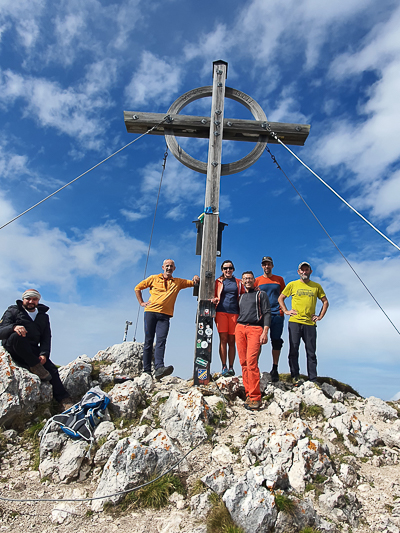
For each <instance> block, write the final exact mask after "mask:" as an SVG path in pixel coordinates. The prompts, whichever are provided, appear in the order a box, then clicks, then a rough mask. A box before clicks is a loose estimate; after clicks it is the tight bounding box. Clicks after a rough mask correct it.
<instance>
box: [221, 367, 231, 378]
mask: <svg viewBox="0 0 400 533" xmlns="http://www.w3.org/2000/svg"><path fill="white" fill-rule="evenodd" d="M221 374H222V377H223V378H227V377H229V376H230V374H229V370H228V368H227V367H226V366H223V367H222V372H221Z"/></svg>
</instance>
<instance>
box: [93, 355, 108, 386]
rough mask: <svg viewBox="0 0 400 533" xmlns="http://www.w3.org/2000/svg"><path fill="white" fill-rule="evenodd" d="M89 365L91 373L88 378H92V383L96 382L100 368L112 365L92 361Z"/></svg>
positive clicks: (106, 362) (105, 362)
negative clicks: (90, 365)
mask: <svg viewBox="0 0 400 533" xmlns="http://www.w3.org/2000/svg"><path fill="white" fill-rule="evenodd" d="M91 364H92V371H91V373H90V377H91V378H92V380H93V381H98V380H99V374H100V370H101V367H102V366H110V365H112V362H111V361H93V363H91ZM103 390H104V389H103Z"/></svg>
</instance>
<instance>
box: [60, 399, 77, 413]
mask: <svg viewBox="0 0 400 533" xmlns="http://www.w3.org/2000/svg"><path fill="white" fill-rule="evenodd" d="M73 405H75V404H74V403H73V401H72V398H70V397H69V396H68V397H67V398H63V399H62V400H61V402H60V408H61V412H62V413H63V412H64V411H68V409H71V407H72V406H73Z"/></svg>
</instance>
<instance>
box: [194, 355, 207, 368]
mask: <svg viewBox="0 0 400 533" xmlns="http://www.w3.org/2000/svg"><path fill="white" fill-rule="evenodd" d="M196 363H197V364H198V365H199V366H205V367H207V365H208V361H206V360H205V359H202V358H201V357H196Z"/></svg>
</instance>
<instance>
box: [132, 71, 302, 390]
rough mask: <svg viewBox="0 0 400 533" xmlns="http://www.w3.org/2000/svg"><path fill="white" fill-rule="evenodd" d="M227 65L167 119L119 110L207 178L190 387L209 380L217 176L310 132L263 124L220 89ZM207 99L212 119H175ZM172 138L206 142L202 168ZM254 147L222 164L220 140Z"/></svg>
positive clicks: (136, 129) (237, 95) (259, 114)
mask: <svg viewBox="0 0 400 533" xmlns="http://www.w3.org/2000/svg"><path fill="white" fill-rule="evenodd" d="M227 68H228V64H227V63H226V62H225V61H214V63H213V85H212V86H211V87H210V86H207V87H199V88H198V89H193V90H191V91H188V92H187V93H185V94H183V95H182V96H180V97H179V98H178V99H177V100H175V102H174V103H173V104H172V105H171V107H170V108H169V110H168V112H167V114H166V115H163V114H161V113H141V112H138V111H124V120H125V125H126V129H127V131H128V132H129V133H146V132H147V131H149V130H152V131H151V132H149V133H151V134H153V135H154V134H155V135H165V138H166V142H167V145H168V147H169V149H170V150H171V152H172V153H173V154H174V156H175V157H176V158H177V159H178V161H180V162H181V163H182V164H184V165H185V166H187V167H189V168H191V169H192V170H196V171H197V172H201V173H203V174H207V180H206V193H205V204H204V219H203V221H204V222H203V224H204V225H203V240H202V249H201V265H200V288H199V302H198V309H197V319H196V348H195V361H194V376H193V377H194V384H195V385H198V384H207V383H208V382H209V381H210V365H211V354H212V336H213V317H214V316H215V306H214V305H213V304H212V303H211V302H210V300H211V299H212V298H213V297H214V284H215V269H216V257H217V239H218V221H219V191H220V178H221V175H227V174H235V173H237V172H240V171H242V170H245V169H246V168H248V167H250V166H251V165H252V164H253V163H255V162H256V161H257V159H258V158H259V157H260V156H261V155H262V153H263V152H264V149H265V147H266V145H267V141H268V142H271V143H278V141H277V138H279V139H281V140H282V141H283V142H285V144H295V145H300V146H303V145H304V142H305V140H306V139H307V136H308V134H309V132H310V126H309V125H308V124H282V123H271V122H268V121H267V117H266V116H265V113H264V111H263V110H262V108H261V107H260V106H259V105H258V103H257V102H256V101H255V100H253V99H252V98H251V97H250V96H249V95H247V94H245V93H243V92H241V91H238V90H236V89H232V88H230V87H226V86H225V80H226V77H227ZM206 96H211V97H212V102H211V117H195V116H191V115H180V114H179V113H180V111H181V110H182V109H183V108H184V107H185V106H186V105H188V104H189V103H191V102H193V101H195V100H197V99H199V98H204V97H206ZM225 98H231V99H232V100H236V101H237V102H240V103H241V104H243V105H244V106H245V107H247V109H249V110H250V111H251V113H252V114H253V116H254V118H255V120H238V119H224V102H225ZM175 136H181V137H200V138H209V145H208V161H207V164H206V163H204V162H202V161H198V160H197V159H194V158H193V157H191V156H190V155H189V154H187V153H186V152H185V151H184V150H183V149H182V148H181V147H180V146H179V144H178V142H177V140H176V138H175ZM223 139H224V140H240V141H249V142H253V143H254V142H255V143H256V146H255V147H254V148H253V150H252V151H251V152H250V153H249V154H248V155H247V156H245V157H243V158H242V159H240V160H239V161H235V162H233V163H227V164H221V156H222V140H223Z"/></svg>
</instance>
